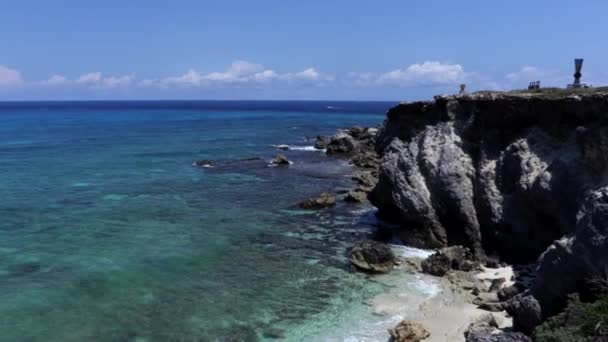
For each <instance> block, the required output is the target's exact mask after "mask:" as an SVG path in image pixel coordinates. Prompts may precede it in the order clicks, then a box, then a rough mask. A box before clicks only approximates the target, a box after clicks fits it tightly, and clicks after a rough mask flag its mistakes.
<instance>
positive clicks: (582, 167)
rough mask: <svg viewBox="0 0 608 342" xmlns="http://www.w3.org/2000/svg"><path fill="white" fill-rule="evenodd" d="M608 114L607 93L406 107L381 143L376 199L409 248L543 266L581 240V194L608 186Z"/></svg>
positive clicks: (467, 99) (392, 115)
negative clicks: (550, 254) (492, 255)
mask: <svg viewBox="0 0 608 342" xmlns="http://www.w3.org/2000/svg"><path fill="white" fill-rule="evenodd" d="M607 112H608V94H606V93H598V94H592V95H579V96H576V97H573V96H564V95H561V96H544V95H542V94H541V95H534V96H531V95H527V94H526V95H518V94H507V93H480V94H471V95H467V96H442V97H436V98H435V101H432V102H415V103H405V104H401V105H399V106H397V107H395V108H393V109H391V110H390V111H389V113H388V114H387V120H386V121H385V124H384V126H383V127H382V128H381V129H380V131H379V133H378V134H377V136H376V150H377V151H378V153H380V154H381V155H382V161H381V164H380V172H379V181H378V184H377V186H376V187H375V189H374V191H372V193H371V196H370V200H371V202H372V204H374V205H375V206H377V207H378V208H379V211H380V215H381V216H382V217H383V218H386V219H390V220H394V221H397V222H399V223H400V224H401V226H402V231H403V233H402V234H401V235H402V239H403V240H404V241H405V242H406V243H407V244H409V245H414V246H417V247H426V248H438V247H443V246H446V245H451V244H461V245H465V246H467V247H469V248H471V251H472V252H473V254H474V255H475V256H477V257H480V258H481V256H483V254H484V251H485V250H488V251H489V252H497V253H498V254H499V255H500V257H501V258H502V259H504V260H508V261H521V262H527V261H530V260H534V259H535V258H537V257H538V255H539V254H540V253H541V252H542V251H543V250H544V249H546V248H547V247H548V246H549V245H550V244H551V243H552V242H553V241H554V240H556V239H559V238H560V237H561V236H563V235H564V234H566V233H569V232H572V230H573V228H574V226H575V221H576V212H577V208H578V207H580V198H581V196H583V195H584V194H585V192H586V191H588V190H590V189H597V188H598V185H602V177H599V175H601V174H602V172H605V171H606V168H607V167H608V162H607V161H608V157H605V155H606V154H605V153H604V151H606V150H607V146H608V144H607V143H606V142H607V141H608V129H606V126H607V119H606V116H605V113H607ZM581 127H584V129H581ZM531 236H532V237H533V238H530V237H531Z"/></svg>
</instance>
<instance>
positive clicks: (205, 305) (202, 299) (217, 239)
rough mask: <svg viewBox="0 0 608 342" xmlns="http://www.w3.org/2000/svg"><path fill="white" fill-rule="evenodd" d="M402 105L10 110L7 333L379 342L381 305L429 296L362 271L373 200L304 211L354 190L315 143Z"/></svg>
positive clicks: (1, 184)
mask: <svg viewBox="0 0 608 342" xmlns="http://www.w3.org/2000/svg"><path fill="white" fill-rule="evenodd" d="M392 105H393V103H384V102H369V103H368V102H264V101H257V102H256V101H232V102H225V101H148V102H137V101H135V102H26V103H18V102H6V103H0V317H2V319H0V341H45V342H51V341H61V342H70V341H134V342H135V341H137V342H144V341H266V340H268V341H274V340H277V341H278V340H280V341H376V340H382V336H384V340H385V339H386V327H387V326H388V325H390V324H394V323H396V320H397V319H399V317H400V316H399V317H397V316H394V315H393V316H390V315H389V316H386V317H385V316H382V315H380V314H378V313H377V312H376V313H374V312H372V311H373V310H372V309H371V308H372V306H371V305H370V300H372V299H373V298H375V297H376V296H378V295H382V294H384V293H386V292H387V291H397V290H398V291H405V292H408V293H410V294H411V295H412V296H414V297H416V296H417V298H418V297H420V298H422V297H424V296H429V295H432V292H433V291H434V289H433V288H432V286H429V284H427V283H425V282H424V281H423V280H421V279H419V278H417V277H416V276H413V275H403V274H402V275H398V276H397V275H386V276H379V277H370V276H369V275H366V274H362V273H357V272H353V271H352V270H351V269H350V267H349V264H348V260H347V258H346V249H347V248H348V246H350V245H351V244H352V243H353V242H354V241H357V240H360V239H364V238H370V237H374V238H380V239H385V240H387V239H388V240H390V234H387V233H386V231H387V230H390V227H387V226H386V225H384V224H383V223H382V222H379V221H378V220H377V219H376V218H375V216H374V209H373V208H372V207H370V206H369V205H353V204H346V203H342V202H341V201H339V203H338V205H337V206H336V208H334V209H330V210H321V211H303V210H299V209H297V208H296V206H295V204H296V203H297V202H298V201H300V200H303V199H306V198H308V197H310V196H312V195H316V194H318V193H320V192H322V191H335V190H336V189H340V188H348V187H350V186H351V185H352V181H351V180H350V178H349V175H350V172H351V166H350V165H349V163H348V160H345V159H340V158H333V157H328V156H326V155H325V154H324V153H323V152H322V151H318V150H314V149H313V148H312V147H311V146H312V142H311V141H310V140H309V139H308V138H309V137H313V136H315V135H317V134H323V135H329V134H333V133H334V132H335V131H336V130H338V129H340V128H344V127H348V126H353V125H361V126H377V125H379V124H380V123H381V122H382V120H383V119H384V115H385V112H386V110H387V109H388V108H390V107H391V106H392ZM278 144H287V145H289V146H291V147H292V149H290V150H288V151H277V150H276V149H275V148H274V147H273V146H272V145H278ZM277 153H284V154H285V155H287V157H288V158H289V159H290V160H291V161H292V162H293V164H292V165H290V166H289V167H287V168H284V167H270V166H269V165H268V161H269V160H270V159H271V158H272V157H274V156H275V155H276V154H277ZM200 159H208V160H213V161H215V162H216V163H217V166H216V167H215V168H209V169H204V168H197V167H194V166H193V165H192V163H193V162H194V161H196V160H200ZM395 248H396V249H397V250H398V251H401V249H400V247H397V246H395Z"/></svg>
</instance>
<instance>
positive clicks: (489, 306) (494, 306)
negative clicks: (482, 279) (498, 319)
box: [478, 302, 506, 312]
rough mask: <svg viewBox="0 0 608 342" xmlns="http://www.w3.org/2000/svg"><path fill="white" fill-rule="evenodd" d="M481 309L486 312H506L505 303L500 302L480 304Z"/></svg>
mask: <svg viewBox="0 0 608 342" xmlns="http://www.w3.org/2000/svg"><path fill="white" fill-rule="evenodd" d="M478 306H479V308H480V309H482V310H486V311H490V312H500V311H504V310H505V307H506V304H505V303H500V302H496V303H494V302H482V303H479V305H478Z"/></svg>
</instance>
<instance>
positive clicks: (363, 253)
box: [349, 240, 395, 273]
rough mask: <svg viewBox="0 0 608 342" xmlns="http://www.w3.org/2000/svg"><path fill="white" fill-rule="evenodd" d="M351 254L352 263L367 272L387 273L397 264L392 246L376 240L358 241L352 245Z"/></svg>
mask: <svg viewBox="0 0 608 342" xmlns="http://www.w3.org/2000/svg"><path fill="white" fill-rule="evenodd" d="M349 254H350V255H349V259H350V262H351V264H353V265H354V266H356V267H357V268H358V269H361V270H363V271H367V272H376V273H387V272H390V271H391V270H392V269H393V266H394V264H395V255H394V254H393V251H392V250H391V248H390V247H389V246H388V245H386V244H383V243H380V242H376V241H371V240H366V241H360V242H357V243H356V244H355V245H354V246H353V247H351V249H350V253H349Z"/></svg>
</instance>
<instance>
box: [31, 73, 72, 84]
mask: <svg viewBox="0 0 608 342" xmlns="http://www.w3.org/2000/svg"><path fill="white" fill-rule="evenodd" d="M67 83H70V80H68V78H67V77H65V76H63V75H52V76H51V77H49V79H48V80H43V81H35V82H32V84H34V85H43V86H59V85H65V84H67Z"/></svg>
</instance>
